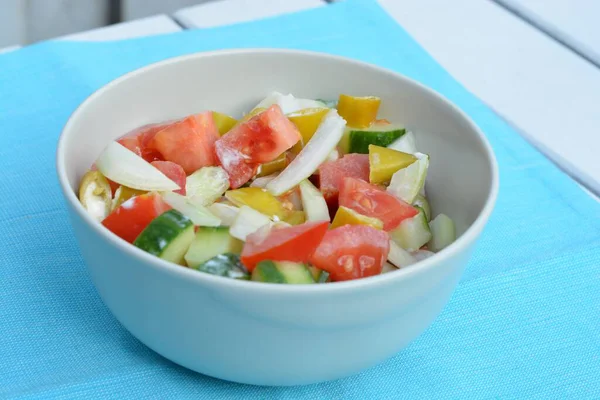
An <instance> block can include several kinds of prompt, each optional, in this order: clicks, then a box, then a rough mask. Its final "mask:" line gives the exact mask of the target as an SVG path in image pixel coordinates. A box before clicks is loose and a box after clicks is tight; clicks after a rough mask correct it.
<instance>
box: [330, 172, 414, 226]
mask: <svg viewBox="0 0 600 400" xmlns="http://www.w3.org/2000/svg"><path fill="white" fill-rule="evenodd" d="M339 202H340V206H344V207H348V208H350V209H352V210H354V211H356V212H358V213H361V214H363V215H366V216H368V217H375V218H378V219H380V220H381V221H382V222H383V229H384V230H385V231H391V230H393V229H394V228H396V227H397V226H398V225H400V223H401V222H402V221H404V220H405V219H407V218H412V217H414V216H415V215H417V214H418V213H419V211H418V210H417V209H416V208H414V207H413V206H411V205H410V204H408V203H406V202H404V201H402V200H400V199H399V198H397V197H395V196H393V195H391V194H389V193H388V192H386V191H385V190H383V189H381V188H380V187H379V186H375V185H372V184H370V183H367V182H365V181H363V180H360V179H355V178H344V179H343V180H342V185H341V187H340V197H339Z"/></svg>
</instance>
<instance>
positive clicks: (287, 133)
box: [215, 105, 301, 189]
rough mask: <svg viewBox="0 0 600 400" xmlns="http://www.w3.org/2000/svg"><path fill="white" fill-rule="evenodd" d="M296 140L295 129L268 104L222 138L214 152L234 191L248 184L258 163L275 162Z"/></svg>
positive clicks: (297, 135)
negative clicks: (263, 109)
mask: <svg viewBox="0 0 600 400" xmlns="http://www.w3.org/2000/svg"><path fill="white" fill-rule="evenodd" d="M300 139H301V136H300V132H299V131H298V128H296V126H295V125H294V124H293V123H292V122H291V121H290V120H289V119H287V117H286V116H285V115H283V113H282V111H281V108H280V107H279V106H278V105H272V106H271V107H269V108H268V109H267V110H265V111H263V112H261V113H260V114H257V115H255V116H254V117H252V118H250V119H249V120H248V121H246V122H244V123H241V124H239V125H236V126H235V127H233V128H232V129H231V130H230V131H229V132H227V133H226V134H225V135H223V136H222V137H221V138H220V139H219V140H217V143H216V144H215V151H216V154H217V158H218V159H219V163H220V164H221V166H222V167H223V168H224V169H225V171H227V173H228V174H229V177H230V186H231V187H232V188H233V189H235V188H238V187H240V186H241V185H243V184H244V183H246V182H248V180H250V178H252V176H254V175H255V173H256V170H257V168H258V166H259V165H260V164H263V163H267V162H269V161H273V160H275V159H276V158H277V157H279V156H280V155H281V154H283V152H285V151H286V150H288V149H289V148H291V147H292V146H293V145H295V144H296V143H297V142H298V141H299V140H300Z"/></svg>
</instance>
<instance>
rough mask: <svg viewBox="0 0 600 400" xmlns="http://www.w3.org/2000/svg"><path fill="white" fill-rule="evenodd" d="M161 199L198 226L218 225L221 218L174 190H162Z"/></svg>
mask: <svg viewBox="0 0 600 400" xmlns="http://www.w3.org/2000/svg"><path fill="white" fill-rule="evenodd" d="M162 197H163V200H164V201H165V202H166V203H167V204H168V205H170V206H171V207H173V208H174V209H176V210H177V211H179V212H180V213H182V214H183V215H185V216H186V217H188V218H189V219H190V220H191V221H192V222H193V223H194V225H198V226H219V225H221V220H220V219H219V218H218V217H216V216H214V215H213V214H212V213H211V212H210V211H208V209H207V208H206V207H203V206H201V205H199V204H193V203H192V202H190V200H189V199H188V198H186V197H185V196H182V195H180V194H177V193H174V192H163V193H162Z"/></svg>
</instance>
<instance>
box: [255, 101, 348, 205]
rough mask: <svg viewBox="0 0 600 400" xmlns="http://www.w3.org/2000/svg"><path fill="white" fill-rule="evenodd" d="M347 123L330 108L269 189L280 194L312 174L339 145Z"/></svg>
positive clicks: (269, 185)
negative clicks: (310, 137) (307, 140)
mask: <svg viewBox="0 0 600 400" xmlns="http://www.w3.org/2000/svg"><path fill="white" fill-rule="evenodd" d="M345 125H346V121H344V120H343V119H342V118H341V117H340V116H339V115H338V114H337V112H336V111H335V110H334V109H332V110H330V111H329V112H328V113H327V115H326V116H325V118H323V121H322V122H321V124H320V125H319V128H318V129H317V132H316V133H315V135H314V136H313V138H312V139H311V140H310V141H309V142H308V143H307V144H306V145H305V146H304V148H303V149H302V151H301V152H300V154H298V156H297V157H296V158H295V159H294V160H293V161H292V162H291V163H290V165H288V166H287V168H286V169H284V170H283V172H282V173H281V174H279V175H278V176H277V178H275V179H273V180H272V181H271V182H269V184H268V185H267V190H268V191H269V192H271V193H273V194H274V195H276V196H279V195H281V194H283V193H285V192H287V191H288V190H290V189H291V188H293V187H294V186H296V185H298V184H299V183H300V182H302V181H303V180H304V179H307V178H308V177H309V176H310V175H312V173H313V172H315V171H316V170H317V168H319V165H321V163H323V161H324V160H325V159H326V158H327V155H328V154H329V153H330V152H331V151H332V150H333V149H334V148H335V146H336V145H337V143H338V141H339V140H340V138H341V136H342V133H343V132H344V126H345Z"/></svg>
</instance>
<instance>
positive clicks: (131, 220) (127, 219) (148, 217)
mask: <svg viewBox="0 0 600 400" xmlns="http://www.w3.org/2000/svg"><path fill="white" fill-rule="evenodd" d="M170 209H171V206H169V205H168V204H167V203H165V202H164V201H163V199H162V197H160V195H159V194H157V193H149V194H143V195H141V196H136V197H132V198H131V199H129V200H127V201H126V202H124V203H123V204H121V205H120V206H119V207H118V208H117V209H116V210H114V211H113V212H112V213H110V214H109V215H108V216H107V217H106V218H105V219H104V220H103V221H102V225H104V226H105V227H106V228H107V229H108V230H109V231H111V232H112V233H114V234H115V235H117V236H119V237H120V238H121V239H123V240H126V241H128V242H129V243H133V242H134V241H135V239H136V238H137V237H138V236H139V234H140V233H141V232H142V231H143V230H144V229H145V228H146V226H148V224H149V223H150V222H151V221H152V220H153V219H154V218H156V217H158V216H159V215H160V214H162V213H164V212H165V211H168V210H170Z"/></svg>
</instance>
